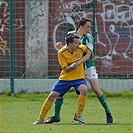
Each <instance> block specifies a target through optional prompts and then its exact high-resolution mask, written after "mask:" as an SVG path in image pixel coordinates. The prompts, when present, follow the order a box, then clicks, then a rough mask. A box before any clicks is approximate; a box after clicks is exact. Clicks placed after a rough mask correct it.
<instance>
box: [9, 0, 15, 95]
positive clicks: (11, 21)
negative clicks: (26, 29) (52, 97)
mask: <svg viewBox="0 0 133 133" xmlns="http://www.w3.org/2000/svg"><path fill="white" fill-rule="evenodd" d="M13 2H14V1H13V0H10V3H9V5H10V7H9V8H10V10H9V11H10V88H11V96H14V26H13V24H14V10H13Z"/></svg>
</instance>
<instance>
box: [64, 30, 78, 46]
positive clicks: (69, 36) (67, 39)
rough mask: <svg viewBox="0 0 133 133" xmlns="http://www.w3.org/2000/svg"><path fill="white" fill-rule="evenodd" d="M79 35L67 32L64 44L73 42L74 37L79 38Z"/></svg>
mask: <svg viewBox="0 0 133 133" xmlns="http://www.w3.org/2000/svg"><path fill="white" fill-rule="evenodd" d="M79 38H80V37H79V36H78V35H77V34H74V33H69V34H67V36H66V44H69V43H73V41H74V39H79Z"/></svg>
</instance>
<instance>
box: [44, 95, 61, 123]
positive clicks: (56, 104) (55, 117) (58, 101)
mask: <svg viewBox="0 0 133 133" xmlns="http://www.w3.org/2000/svg"><path fill="white" fill-rule="evenodd" d="M62 104H63V97H60V98H57V99H55V102H54V115H53V116H52V117H50V119H48V120H47V121H46V122H45V124H52V123H54V122H60V120H61V119H60V111H61V106H62Z"/></svg>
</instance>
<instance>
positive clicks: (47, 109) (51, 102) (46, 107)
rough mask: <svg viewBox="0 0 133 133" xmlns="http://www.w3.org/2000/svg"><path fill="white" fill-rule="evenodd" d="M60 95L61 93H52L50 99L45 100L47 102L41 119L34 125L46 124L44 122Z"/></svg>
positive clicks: (42, 110) (40, 116) (43, 107)
mask: <svg viewBox="0 0 133 133" xmlns="http://www.w3.org/2000/svg"><path fill="white" fill-rule="evenodd" d="M59 95H60V93H59V92H55V91H51V93H50V94H49V96H48V98H47V99H46V100H45V102H44V104H43V106H42V108H41V111H40V115H39V118H38V120H37V121H36V122H35V123H34V125H36V124H44V122H43V121H44V118H45V116H46V114H47V112H48V111H49V110H50V108H51V106H52V104H53V101H54V100H55V98H57V97H58V96H59Z"/></svg>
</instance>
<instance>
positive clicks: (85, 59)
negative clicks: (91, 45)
mask: <svg viewBox="0 0 133 133" xmlns="http://www.w3.org/2000/svg"><path fill="white" fill-rule="evenodd" d="M91 54H92V52H91V51H90V50H89V49H87V51H86V54H85V56H83V57H82V58H81V59H80V60H78V61H77V63H78V65H79V64H81V63H83V62H85V61H87V60H88V59H89V58H90V56H91Z"/></svg>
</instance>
